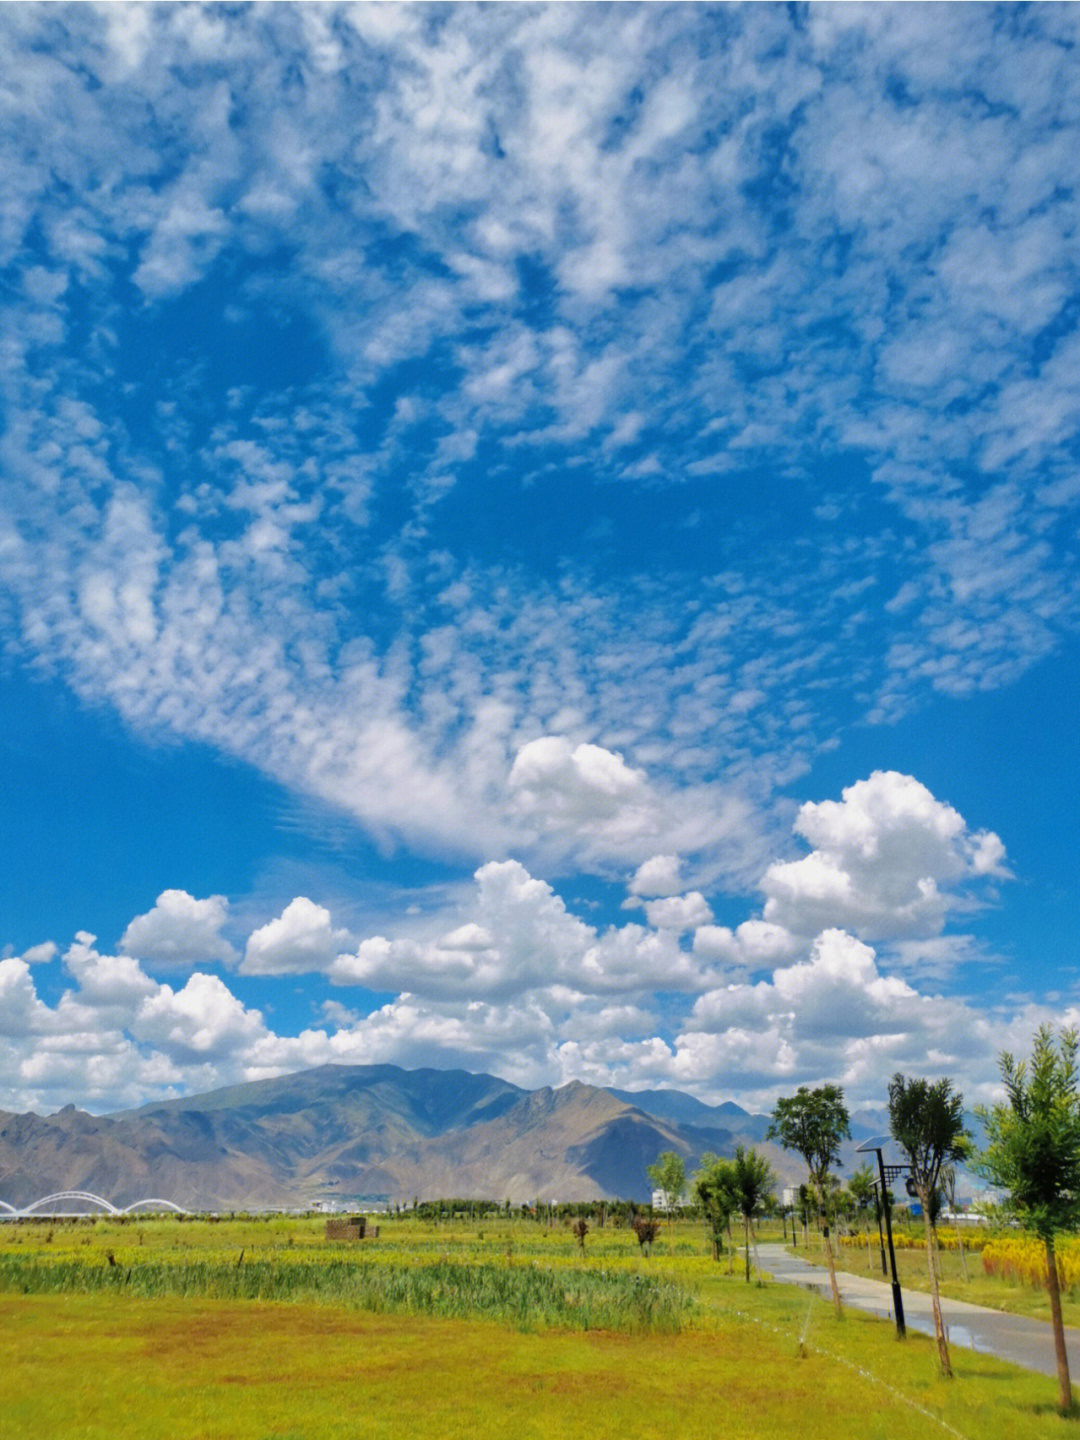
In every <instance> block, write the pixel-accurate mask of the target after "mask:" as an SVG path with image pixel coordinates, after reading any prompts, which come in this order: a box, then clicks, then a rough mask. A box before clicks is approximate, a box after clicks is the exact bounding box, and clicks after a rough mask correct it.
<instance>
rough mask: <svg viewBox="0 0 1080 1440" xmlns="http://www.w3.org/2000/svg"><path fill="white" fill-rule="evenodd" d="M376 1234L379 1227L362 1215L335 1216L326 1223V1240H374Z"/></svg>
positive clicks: (376, 1236)
mask: <svg viewBox="0 0 1080 1440" xmlns="http://www.w3.org/2000/svg"><path fill="white" fill-rule="evenodd" d="M378 1234H379V1227H378V1226H377V1225H369V1224H368V1223H367V1218H366V1217H365V1216H363V1215H336V1216H331V1217H330V1219H328V1220H327V1222H326V1238H327V1240H365V1239H366V1240H375V1239H377V1238H378Z"/></svg>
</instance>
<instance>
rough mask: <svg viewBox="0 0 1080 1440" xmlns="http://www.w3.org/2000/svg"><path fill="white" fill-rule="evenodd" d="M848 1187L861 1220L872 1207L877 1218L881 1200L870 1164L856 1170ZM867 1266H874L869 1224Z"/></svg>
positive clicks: (869, 1267)
mask: <svg viewBox="0 0 1080 1440" xmlns="http://www.w3.org/2000/svg"><path fill="white" fill-rule="evenodd" d="M847 1188H848V1194H849V1195H850V1196H851V1198H852V1200H853V1201H854V1202H855V1213H856V1215H858V1217H859V1218H860V1220H861V1219H863V1218H864V1217H865V1216H866V1213H867V1211H869V1210H871V1209H872V1210H873V1211H874V1216H875V1219H876V1218H877V1210H878V1204H879V1201H878V1193H877V1185H876V1183H875V1181H874V1172H873V1171H872V1170H871V1168H870V1166H869V1165H863V1166H861V1167H860V1168H859V1169H858V1170H856V1171H855V1174H854V1175H852V1177H851V1179H850V1180H849V1181H848V1185H847ZM866 1268H867V1269H868V1270H872V1269H873V1268H874V1262H873V1250H872V1248H871V1241H870V1226H869V1224H868V1225H867V1227H866Z"/></svg>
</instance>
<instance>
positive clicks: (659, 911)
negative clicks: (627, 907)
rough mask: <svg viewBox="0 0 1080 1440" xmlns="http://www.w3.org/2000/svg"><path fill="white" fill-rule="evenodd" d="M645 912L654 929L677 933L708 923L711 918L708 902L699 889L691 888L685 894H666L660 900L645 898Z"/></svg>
mask: <svg viewBox="0 0 1080 1440" xmlns="http://www.w3.org/2000/svg"><path fill="white" fill-rule="evenodd" d="M645 914H646V915H647V916H648V919H649V924H650V925H652V926H653V927H654V928H655V929H657V930H673V931H675V932H676V934H679V935H681V934H684V933H685V932H686V931H687V930H696V929H697V928H698V927H699V926H701V925H708V924H709V923H710V922H711V920H712V918H713V913H712V911H711V910H710V909H709V902H708V901H707V900H706V899H705V896H704V895H702V893H701V891H700V890H691V891H689V893H688V894H686V895H667V896H665V897H664V898H663V899H662V900H646V902H645Z"/></svg>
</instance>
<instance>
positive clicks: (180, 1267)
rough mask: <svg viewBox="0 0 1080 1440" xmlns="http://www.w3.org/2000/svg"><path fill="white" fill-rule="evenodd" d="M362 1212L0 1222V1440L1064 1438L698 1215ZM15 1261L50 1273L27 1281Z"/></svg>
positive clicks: (970, 1372)
mask: <svg viewBox="0 0 1080 1440" xmlns="http://www.w3.org/2000/svg"><path fill="white" fill-rule="evenodd" d="M380 1226H381V1233H380V1236H379V1238H378V1239H377V1240H373V1241H368V1240H365V1241H363V1242H359V1243H356V1242H352V1243H349V1242H327V1241H326V1240H325V1238H324V1222H323V1220H321V1219H319V1218H317V1217H316V1218H285V1217H277V1218H272V1219H261V1218H243V1217H240V1218H237V1219H234V1220H222V1221H220V1222H218V1223H210V1222H208V1221H202V1220H200V1221H190V1220H186V1221H183V1222H180V1221H176V1220H167V1219H157V1218H155V1219H145V1220H144V1219H142V1218H140V1219H139V1220H135V1221H129V1222H128V1223H126V1224H124V1225H119V1224H116V1223H115V1222H106V1221H98V1222H97V1223H96V1224H94V1225H87V1224H56V1225H53V1226H51V1227H50V1226H46V1225H18V1226H5V1227H0V1290H3V1291H4V1292H6V1293H2V1294H0V1415H2V1416H3V1434H4V1440H24V1437H25V1440H29V1437H34V1440H39V1437H40V1440H49V1437H57V1440H60V1437H63V1440H68V1437H80V1440H97V1437H106V1436H107V1437H109V1440H115V1437H117V1436H132V1437H138V1440H143V1437H145V1440H165V1437H168V1440H187V1437H192V1440H195V1437H198V1440H202V1437H207V1440H209V1437H213V1440H225V1437H230V1440H231V1437H235V1440H249V1437H250V1440H269V1437H271V1436H274V1437H277V1440H289V1437H297V1440H299V1437H303V1440H324V1437H326V1440H330V1437H335V1440H336V1437H342V1440H344V1437H350V1440H351V1437H353V1436H357V1435H359V1436H363V1437H381V1436H390V1435H391V1434H393V1435H394V1436H399V1435H401V1434H408V1435H414V1436H418V1437H423V1440H428V1437H431V1440H442V1437H456V1436H459V1435H461V1436H464V1435H466V1434H467V1435H469V1436H500V1437H501V1436H507V1437H509V1436H513V1437H514V1440H519V1437H523V1436H524V1437H531V1436H537V1437H541V1436H542V1437H545V1440H547V1437H561V1436H563V1435H566V1436H568V1437H569V1436H571V1435H572V1436H574V1437H575V1440H577V1437H582V1436H584V1437H588V1440H605V1437H608V1436H611V1437H615V1436H619V1437H620V1440H627V1437H631V1440H632V1437H652V1436H657V1437H659V1436H664V1437H665V1440H667V1437H670V1436H671V1435H672V1434H679V1435H680V1436H691V1437H695V1436H706V1435H708V1436H709V1437H710V1440H712V1437H715V1436H716V1435H717V1434H718V1433H722V1434H725V1435H728V1436H735V1437H743V1436H745V1437H748V1440H756V1437H758V1436H761V1437H765V1436H772V1437H787V1436H791V1437H795V1436H799V1437H803V1436H805V1435H806V1434H807V1433H812V1432H814V1431H815V1430H819V1431H824V1430H826V1429H827V1430H828V1432H829V1433H836V1434H840V1435H850V1436H853V1437H857V1440H863V1437H867V1440H874V1437H878V1436H881V1437H888V1440H905V1437H912V1440H914V1437H918V1440H926V1437H933V1436H935V1435H943V1436H944V1435H952V1436H954V1437H955V1436H957V1435H959V1436H961V1437H964V1440H996V1437H998V1436H1001V1437H1009V1440H1012V1437H1015V1440H1028V1437H1031V1440H1035V1437H1045V1436H1051V1437H1052V1436H1053V1435H1055V1434H1062V1435H1065V1434H1073V1433H1075V1426H1073V1425H1069V1422H1066V1421H1063V1420H1060V1419H1059V1418H1058V1417H1057V1416H1056V1414H1055V1413H1054V1411H1053V1408H1052V1402H1053V1398H1054V1394H1053V1385H1052V1382H1051V1381H1048V1380H1047V1379H1046V1378H1045V1377H1042V1376H1032V1375H1028V1374H1025V1373H1024V1372H1022V1371H1019V1370H1017V1369H1015V1368H1014V1367H1011V1366H1009V1365H1006V1364H1003V1363H1000V1362H997V1361H994V1360H992V1359H990V1358H988V1357H986V1356H983V1355H975V1354H972V1353H971V1352H967V1351H962V1350H959V1349H957V1350H954V1355H953V1363H954V1366H955V1369H956V1378H955V1380H954V1381H952V1382H946V1381H943V1380H941V1378H940V1375H939V1373H938V1366H937V1361H936V1356H935V1352H934V1350H933V1346H932V1344H931V1342H929V1341H928V1340H926V1339H924V1337H921V1336H916V1335H910V1336H909V1337H908V1339H907V1340H906V1341H905V1342H904V1343H902V1344H901V1343H899V1342H897V1341H896V1339H895V1338H894V1331H893V1328H892V1326H891V1325H887V1324H884V1323H881V1322H879V1321H875V1320H873V1319H870V1318H869V1317H863V1316H857V1315H853V1314H848V1315H847V1316H846V1317H845V1318H844V1320H842V1321H837V1320H836V1319H835V1318H834V1317H833V1315H832V1312H831V1308H830V1307H829V1306H828V1305H826V1304H824V1303H823V1302H821V1301H820V1300H816V1299H814V1298H813V1297H812V1296H808V1295H807V1294H806V1293H805V1292H803V1291H798V1290H794V1289H790V1288H787V1287H782V1286H777V1285H773V1284H767V1285H765V1286H759V1285H757V1284H753V1283H752V1284H749V1285H747V1284H745V1283H744V1281H743V1278H742V1269H741V1264H740V1265H738V1266H737V1267H736V1269H735V1273H734V1275H732V1276H729V1275H728V1274H727V1266H726V1264H725V1263H723V1262H721V1263H720V1264H716V1263H715V1262H713V1261H712V1260H711V1258H710V1257H709V1256H708V1254H707V1247H706V1240H705V1236H704V1232H703V1230H702V1228H701V1227H700V1226H695V1225H691V1224H689V1223H686V1224H683V1225H677V1226H675V1227H673V1229H672V1230H671V1231H669V1232H667V1233H666V1234H664V1235H662V1236H661V1237H660V1239H659V1240H658V1241H657V1244H656V1248H655V1251H654V1254H653V1255H652V1257H651V1258H646V1257H644V1256H643V1255H642V1254H641V1252H640V1251H639V1249H638V1246H637V1243H636V1241H635V1239H634V1237H633V1235H632V1234H630V1233H628V1232H627V1231H626V1230H616V1229H613V1228H612V1227H610V1226H609V1227H605V1229H604V1230H600V1229H599V1228H597V1229H596V1230H593V1231H590V1233H589V1235H588V1237H587V1239H586V1249H585V1253H584V1255H582V1253H581V1251H580V1250H579V1248H578V1246H577V1244H576V1242H575V1240H574V1237H573V1236H572V1234H571V1233H570V1231H569V1229H568V1228H567V1227H564V1226H555V1227H553V1228H548V1227H546V1226H543V1225H538V1224H536V1223H530V1222H527V1221H523V1220H515V1221H499V1222H495V1223H491V1222H488V1223H484V1224H480V1225H477V1224H476V1223H472V1224H468V1223H465V1222H452V1223H447V1224H440V1225H437V1226H436V1225H423V1224H419V1223H417V1222H414V1221H408V1220H393V1219H391V1220H389V1221H383V1220H382V1219H380ZM777 1238H779V1237H777ZM800 1252H802V1247H800ZM110 1253H111V1255H112V1260H113V1262H115V1263H110V1261H109V1255H110ZM813 1255H814V1252H813V1250H811V1254H810V1258H813ZM850 1258H853V1257H849V1260H850ZM28 1272H33V1273H34V1275H35V1276H36V1280H35V1285H36V1286H37V1288H43V1287H45V1286H47V1285H49V1284H51V1283H53V1282H55V1283H56V1284H57V1285H60V1284H61V1282H63V1287H62V1288H60V1289H57V1290H56V1291H54V1293H28V1294H23V1293H21V1292H22V1289H23V1285H24V1284H27V1283H28V1281H27V1274H28ZM80 1276H81V1277H82V1278H81V1279H80ZM195 1276H198V1277H199V1279H198V1284H192V1285H189V1283H188V1282H189V1281H190V1280H191V1279H192V1277H195ZM50 1277H51V1279H50ZM180 1283H182V1284H184V1285H185V1286H187V1287H188V1293H187V1294H185V1295H183V1296H180V1295H177V1294H176V1293H175V1288H173V1289H170V1287H175V1286H176V1285H177V1284H180ZM215 1286H217V1287H220V1288H218V1289H214V1287H215ZM140 1287H141V1288H140ZM155 1287H157V1288H155ZM200 1287H201V1288H200ZM230 1287H232V1288H230ZM395 1287H396V1288H395ZM650 1287H652V1288H651V1289H650ZM13 1290H14V1291H15V1292H16V1293H12V1291H13ZM665 1290H667V1291H668V1292H669V1293H670V1294H671V1295H674V1296H676V1297H679V1296H681V1297H683V1300H685V1298H686V1297H687V1296H692V1297H694V1303H693V1304H692V1305H689V1304H683V1303H682V1300H680V1301H679V1303H678V1304H677V1306H676V1310H677V1316H676V1323H674V1324H672V1323H671V1317H670V1316H669V1317H668V1318H667V1319H664V1318H663V1317H662V1316H661V1315H660V1314H659V1312H658V1313H657V1314H656V1315H652V1316H649V1315H645V1316H642V1315H638V1316H637V1317H636V1318H634V1317H633V1316H632V1314H631V1311H630V1309H629V1308H628V1306H629V1304H630V1298H631V1297H632V1296H633V1295H634V1294H635V1292H636V1293H637V1294H638V1295H642V1294H645V1293H646V1292H650V1293H654V1294H660V1293H663V1292H664V1291H665ZM215 1297H216V1298H215ZM260 1297H261V1298H260ZM268 1297H274V1298H272V1299H271V1298H268ZM559 1297H563V1298H562V1299H560V1298H559ZM312 1300H315V1301H317V1303H314V1304H313V1303H311V1301H312ZM564 1301H565V1303H564ZM604 1305H608V1306H610V1307H612V1308H611V1311H610V1313H609V1314H608V1315H607V1318H606V1319H604V1318H602V1309H603V1306H604ZM1066 1425H1069V1428H1068V1429H1066Z"/></svg>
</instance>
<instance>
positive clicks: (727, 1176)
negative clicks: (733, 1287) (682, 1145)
mask: <svg viewBox="0 0 1080 1440" xmlns="http://www.w3.org/2000/svg"><path fill="white" fill-rule="evenodd" d="M694 1194H695V1196H696V1197H697V1202H698V1204H699V1205H700V1206H701V1208H702V1210H703V1211H704V1212H705V1218H706V1219H707V1220H708V1222H709V1233H710V1234H711V1236H712V1250H713V1259H714V1260H719V1259H720V1250H721V1247H722V1245H723V1243H724V1242H723V1235H724V1231H725V1230H727V1229H729V1227H730V1224H731V1216H732V1213H733V1212H734V1210H735V1184H734V1179H733V1177H732V1162H731V1161H730V1160H721V1159H720V1158H719V1156H717V1155H703V1156H702V1157H701V1169H700V1170H699V1171H698V1172H697V1174H696V1175H695V1176H694Z"/></svg>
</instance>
